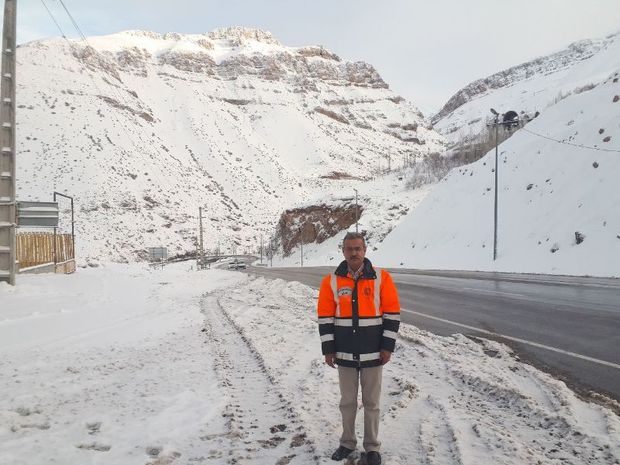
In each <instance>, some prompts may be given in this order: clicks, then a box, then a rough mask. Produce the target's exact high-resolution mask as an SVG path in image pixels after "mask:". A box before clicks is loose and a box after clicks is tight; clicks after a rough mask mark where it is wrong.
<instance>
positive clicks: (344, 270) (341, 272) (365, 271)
mask: <svg viewBox="0 0 620 465" xmlns="http://www.w3.org/2000/svg"><path fill="white" fill-rule="evenodd" d="M348 273H349V265H347V261H346V260H343V261H342V263H340V265H338V268H336V271H335V272H334V274H336V276H343V277H346V276H347V274H348ZM360 279H377V273H376V272H375V269H374V268H373V266H372V263H371V262H370V260H368V259H367V258H364V263H363V264H362V275H361V276H360Z"/></svg>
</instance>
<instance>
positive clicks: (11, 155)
mask: <svg viewBox="0 0 620 465" xmlns="http://www.w3.org/2000/svg"><path fill="white" fill-rule="evenodd" d="M16 19H17V2H16V0H5V2H4V24H3V28H2V75H1V79H2V83H1V84H0V94H1V95H0V281H7V282H8V283H9V284H11V285H15V274H16V266H15V261H16V259H17V251H16V245H15V228H16V226H17V225H16V222H17V221H16V218H17V215H16V211H15V209H16V202H15V183H16V182H17V180H16V177H15V87H16V79H15V48H16Z"/></svg>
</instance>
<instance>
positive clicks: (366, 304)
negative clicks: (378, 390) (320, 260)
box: [317, 258, 400, 368]
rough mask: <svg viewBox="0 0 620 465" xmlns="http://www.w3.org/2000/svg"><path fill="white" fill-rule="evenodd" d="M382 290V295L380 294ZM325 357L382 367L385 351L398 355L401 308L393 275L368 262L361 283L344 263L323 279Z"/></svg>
mask: <svg viewBox="0 0 620 465" xmlns="http://www.w3.org/2000/svg"><path fill="white" fill-rule="evenodd" d="M377 290H378V291H377ZM317 313H318V317H319V334H320V336H321V350H322V352H323V354H324V355H325V354H336V363H338V365H341V366H349V367H361V368H363V367H371V366H378V365H380V364H381V361H380V358H379V354H380V351H381V350H389V351H390V352H393V351H394V346H395V344H396V334H397V333H398V327H399V325H400V304H399V302H398V293H397V291H396V286H395V285H394V281H392V277H391V276H390V274H389V273H388V272H387V271H385V270H383V269H379V268H373V266H372V263H371V262H370V260H368V259H367V258H365V259H364V264H363V272H362V275H361V276H360V277H359V278H358V280H357V281H356V280H354V279H353V278H352V277H351V275H350V274H349V273H348V267H347V262H346V261H343V262H342V263H341V264H340V265H339V266H338V268H337V269H336V271H335V272H334V273H333V274H329V275H327V276H325V277H324V278H323V281H322V282H321V289H320V291H319V302H318V306H317Z"/></svg>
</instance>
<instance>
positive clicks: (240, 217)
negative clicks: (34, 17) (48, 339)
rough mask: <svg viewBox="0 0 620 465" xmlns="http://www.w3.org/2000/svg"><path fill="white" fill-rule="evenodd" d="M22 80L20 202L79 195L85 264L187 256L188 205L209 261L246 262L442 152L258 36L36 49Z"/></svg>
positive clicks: (419, 132)
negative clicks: (216, 257) (233, 256)
mask: <svg viewBox="0 0 620 465" xmlns="http://www.w3.org/2000/svg"><path fill="white" fill-rule="evenodd" d="M18 75H19V79H18V113H17V122H18V128H17V131H18V132H17V133H18V151H19V158H18V165H17V170H18V173H17V174H18V183H17V186H18V195H17V197H18V200H50V198H51V195H52V192H53V191H59V192H63V193H67V194H69V195H73V196H75V197H76V207H77V213H76V221H77V248H78V255H79V256H80V257H82V258H84V257H98V258H107V259H113V260H118V259H120V260H127V259H128V260H134V259H136V258H139V257H140V256H143V253H144V248H145V247H149V246H167V247H168V248H169V253H170V254H177V253H184V252H187V251H193V250H194V249H195V242H194V241H195V237H196V235H197V226H198V207H199V206H202V207H204V211H205V236H206V247H207V248H215V247H216V245H217V243H219V244H220V246H221V248H222V249H224V250H226V249H227V250H231V248H232V247H237V250H240V249H248V248H250V249H254V248H256V247H257V245H258V243H259V240H260V239H259V237H260V234H261V233H265V234H269V233H271V232H272V230H273V227H274V225H275V224H276V222H277V221H278V218H279V215H280V213H281V212H282V211H283V210H284V209H285V208H287V207H288V206H291V205H295V204H298V203H300V202H307V201H308V200H309V199H315V198H321V197H322V196H323V195H327V196H330V195H331V196H332V197H336V198H338V197H342V196H343V195H344V196H348V197H350V196H351V194H352V192H353V187H355V186H359V185H363V184H364V182H365V181H367V180H369V179H372V178H375V177H376V176H377V175H378V173H379V172H380V170H381V169H385V168H386V167H387V164H388V161H387V158H386V156H387V155H388V154H389V155H390V156H391V157H394V160H400V159H401V158H403V157H406V158H408V159H420V158H421V157H423V156H424V155H425V154H428V153H432V152H441V151H442V149H443V144H444V142H443V140H444V139H443V138H442V136H440V135H439V134H438V133H436V132H435V131H433V130H432V129H428V128H427V127H428V124H427V123H426V122H425V121H424V119H423V117H422V115H421V113H420V112H419V111H418V110H417V109H416V108H415V107H414V106H413V105H412V104H411V103H408V102H406V101H405V100H404V99H402V98H401V97H399V96H398V95H395V94H394V93H393V92H391V91H390V90H389V88H388V85H387V84H386V83H385V82H384V81H383V80H382V79H381V77H380V76H379V75H378V74H377V72H376V71H375V70H374V68H373V67H372V66H370V65H368V64H366V63H362V62H356V63H351V62H346V61H343V60H341V59H340V58H339V57H337V56H336V55H334V54H332V53H331V52H329V51H327V50H326V49H324V48H322V47H318V46H311V47H299V48H291V47H285V46H283V45H281V44H279V43H278V42H277V40H276V39H275V38H273V37H272V36H271V34H269V33H267V32H263V31H259V30H255V29H243V28H229V29H222V30H217V31H214V32H211V33H208V34H200V35H180V34H165V35H161V34H155V33H151V32H144V31H129V32H123V33H119V34H115V35H111V36H105V37H92V38H89V39H88V44H86V43H84V42H83V41H65V40H63V39H54V40H47V41H37V42H31V43H28V44H25V45H22V46H20V47H19V48H18ZM388 184H389V183H388ZM400 191H402V189H400V188H399V189H398V192H400ZM387 194H389V193H387ZM388 197H389V195H388ZM391 197H392V199H393V204H394V205H400V204H401V203H403V202H405V203H406V202H407V198H408V197H407V194H405V195H404V196H402V195H400V194H396V193H395V194H394V195H393V196H391ZM391 206H392V205H388V207H391ZM69 216H70V215H69V214H68V213H67V212H66V211H65V213H64V220H63V222H64V226H65V227H66V226H67V224H68V223H67V221H68V219H69ZM398 218H400V216H399V217H398ZM395 219H397V218H395ZM381 227H382V228H383V235H385V233H387V231H388V230H389V228H390V223H389V222H388V223H383V224H382V225H381Z"/></svg>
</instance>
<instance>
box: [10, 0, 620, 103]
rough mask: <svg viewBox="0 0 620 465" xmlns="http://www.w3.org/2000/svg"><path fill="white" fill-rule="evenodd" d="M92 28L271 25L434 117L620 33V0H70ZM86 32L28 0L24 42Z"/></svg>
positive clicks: (22, 12) (55, 6)
mask: <svg viewBox="0 0 620 465" xmlns="http://www.w3.org/2000/svg"><path fill="white" fill-rule="evenodd" d="M64 2H65V5H66V6H67V8H68V9H69V11H70V12H71V14H72V15H73V17H74V18H75V20H76V21H77V23H78V25H79V27H80V29H81V30H82V31H83V32H84V34H85V35H87V36H90V35H101V34H111V33H114V32H118V31H121V30H127V29H143V30H152V31H157V32H181V33H201V32H207V31H210V30H213V29H215V28H217V27H222V26H252V27H258V28H261V29H266V30H268V31H271V32H272V33H273V34H274V36H275V37H276V38H277V39H278V40H279V41H280V42H282V43H283V44H284V45H289V46H301V45H311V44H321V45H324V46H325V47H326V48H327V49H329V50H331V51H333V52H335V53H337V54H338V55H340V56H341V57H342V58H343V59H346V60H354V61H355V60H362V61H366V62H368V63H371V64H372V65H374V66H375V67H376V68H377V70H378V71H379V73H380V74H381V75H382V77H383V78H384V80H385V81H386V82H387V83H388V84H389V85H390V87H391V88H392V89H393V90H394V91H395V92H397V93H399V94H401V95H403V96H404V97H406V98H407V99H409V100H412V101H413V102H414V103H415V104H417V105H418V106H419V107H420V109H421V110H422V112H423V113H424V114H426V115H430V114H432V113H433V112H435V111H437V110H438V109H439V108H440V107H441V106H442V105H443V104H444V103H445V102H446V101H447V100H448V98H450V97H451V96H452V95H453V94H454V93H455V92H456V91H458V90H459V89H460V88H462V87H464V86H465V85H467V84H468V83H469V82H471V81H473V80H475V79H478V78H481V77H484V76H487V75H489V74H492V73H494V72H496V71H499V70H501V69H504V68H508V67H510V66H513V65H516V64H519V63H521V62H524V61H527V60H530V59H532V58H535V57H538V56H541V55H546V54H549V53H552V52H554V51H558V50H560V49H562V48H565V47H566V46H567V45H568V44H570V43H571V42H574V41H576V40H581V39H587V38H602V37H604V36H606V35H608V34H610V33H614V32H620V1H619V0H587V1H585V0H513V1H507V0H434V1H433V0H426V1H419V0H408V1H407V0H383V1H379V0H374V1H370V0H313V1H311V2H310V1H305V2H302V1H298V0H289V1H284V0H264V1H262V2H259V1H250V0H226V1H221V0H175V1H172V0H167V1H160V0H151V1H138V0H123V1H120V0H106V1H97V2H95V1H92V0H64ZM44 4H45V5H47V7H48V8H49V9H50V10H51V11H52V14H53V15H54V17H55V18H56V20H57V21H58V22H59V24H60V26H61V28H62V29H63V30H64V32H65V34H66V35H67V36H68V37H76V36H77V32H76V30H75V28H74V27H73V26H72V24H71V22H70V20H69V18H68V17H67V15H66V13H65V12H64V10H63V8H62V6H61V4H60V2H59V0H18V42H20V43H21V42H26V41H30V40H36V39H41V38H46V37H51V36H58V35H59V32H58V29H57V27H56V25H55V24H54V23H53V21H52V19H51V18H50V16H49V14H48V13H47V11H46V10H45V7H44Z"/></svg>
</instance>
